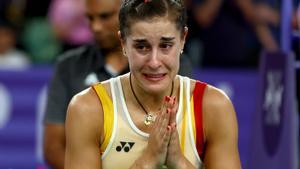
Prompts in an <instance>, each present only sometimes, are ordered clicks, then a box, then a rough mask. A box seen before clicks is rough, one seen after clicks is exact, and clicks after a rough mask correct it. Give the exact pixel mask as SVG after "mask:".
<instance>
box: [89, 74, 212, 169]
mask: <svg viewBox="0 0 300 169" xmlns="http://www.w3.org/2000/svg"><path fill="white" fill-rule="evenodd" d="M179 79H180V94H179V106H178V112H177V116H176V122H177V129H178V134H179V137H180V146H181V150H182V152H183V154H184V155H185V157H186V158H187V159H188V160H189V161H190V162H191V163H192V164H193V165H194V166H195V167H196V168H204V167H202V165H203V163H202V160H201V159H203V154H204V152H203V151H204V141H203V125H202V98H203V93H204V90H205V87H206V84H205V83H202V82H199V81H197V83H196V86H195V89H194V91H193V94H192V96H190V93H191V92H190V79H189V78H187V77H182V76H179ZM109 83H110V88H111V96H112V97H109V95H108V94H107V91H106V90H105V88H104V87H103V85H102V84H100V83H99V84H96V85H94V86H93V89H94V90H95V91H96V93H97V95H98V97H99V99H100V101H101V103H102V107H103V111H104V141H103V143H102V145H101V152H102V155H101V158H102V168H103V169H119V168H124V169H126V168H130V166H131V165H132V164H133V163H134V161H135V160H136V159H137V158H138V157H139V156H141V154H142V153H143V151H144V150H145V148H146V146H147V144H148V137H149V134H148V133H145V132H143V131H141V130H140V129H138V128H137V126H136V125H135V124H134V122H133V120H132V119H131V117H130V114H129V112H128V109H127V106H126V102H125V99H124V94H123V90H122V86H121V81H120V77H117V78H112V79H110V80H109ZM195 119H197V120H195Z"/></svg>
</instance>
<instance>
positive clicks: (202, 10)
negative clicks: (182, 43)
mask: <svg viewBox="0 0 300 169" xmlns="http://www.w3.org/2000/svg"><path fill="white" fill-rule="evenodd" d="M189 3H190V4H191V5H190V8H191V9H190V10H191V12H190V17H191V19H192V22H190V27H191V33H190V35H189V39H188V40H189V42H188V44H187V46H191V45H193V40H195V39H196V40H199V42H200V45H202V48H203V51H202V53H200V55H198V56H193V57H201V58H194V59H193V60H196V62H197V64H198V65H199V66H204V67H256V66H257V65H258V57H259V54H260V50H261V47H263V48H265V49H266V50H268V51H276V50H278V43H277V42H276V39H275V38H274V37H273V36H272V31H271V30H270V29H269V27H268V25H274V26H278V24H279V19H280V18H279V14H278V12H277V11H276V10H275V9H273V8H271V7H270V6H269V5H268V4H267V3H266V2H260V3H254V2H253V1H252V0H226V1H224V0H190V2H189ZM188 54H189V53H188Z"/></svg>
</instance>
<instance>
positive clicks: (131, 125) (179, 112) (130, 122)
mask: <svg viewBox="0 0 300 169" xmlns="http://www.w3.org/2000/svg"><path fill="white" fill-rule="evenodd" d="M178 77H179V85H180V89H179V105H178V110H177V113H176V122H178V120H179V117H180V114H181V112H182V101H183V99H182V95H183V80H182V78H181V76H178ZM117 85H118V90H119V93H120V95H121V98H120V99H121V104H122V108H123V110H124V113H125V116H126V118H127V121H128V123H129V125H130V127H131V128H132V129H133V131H135V132H136V133H137V134H139V135H141V136H143V137H145V138H148V137H149V133H146V132H144V131H142V130H140V129H139V128H138V127H137V126H136V125H135V123H134V121H133V120H132V118H131V115H130V113H129V111H128V107H127V104H126V101H125V97H124V96H125V95H124V91H123V86H122V84H121V79H120V76H119V77H117Z"/></svg>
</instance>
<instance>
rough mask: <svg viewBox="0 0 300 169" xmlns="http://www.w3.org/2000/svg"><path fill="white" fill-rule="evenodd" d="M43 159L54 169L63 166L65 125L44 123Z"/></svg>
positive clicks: (59, 168) (60, 168)
mask: <svg viewBox="0 0 300 169" xmlns="http://www.w3.org/2000/svg"><path fill="white" fill-rule="evenodd" d="M44 156H45V160H46V161H47V163H48V164H49V165H51V167H52V168H54V169H63V168H64V158H65V125H64V124H45V130H44Z"/></svg>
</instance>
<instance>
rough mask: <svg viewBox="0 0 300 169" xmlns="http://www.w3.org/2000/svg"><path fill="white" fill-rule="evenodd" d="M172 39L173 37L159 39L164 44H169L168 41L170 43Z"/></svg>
mask: <svg viewBox="0 0 300 169" xmlns="http://www.w3.org/2000/svg"><path fill="white" fill-rule="evenodd" d="M174 39H175V37H162V38H160V40H161V41H164V42H169V41H172V40H174Z"/></svg>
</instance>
